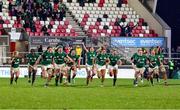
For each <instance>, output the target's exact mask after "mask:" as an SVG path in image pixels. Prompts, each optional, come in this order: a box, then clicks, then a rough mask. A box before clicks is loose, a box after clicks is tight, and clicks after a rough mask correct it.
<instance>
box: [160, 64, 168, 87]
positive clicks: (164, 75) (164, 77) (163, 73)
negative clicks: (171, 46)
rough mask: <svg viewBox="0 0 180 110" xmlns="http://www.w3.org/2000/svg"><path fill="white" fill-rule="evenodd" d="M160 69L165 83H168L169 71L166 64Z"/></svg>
mask: <svg viewBox="0 0 180 110" xmlns="http://www.w3.org/2000/svg"><path fill="white" fill-rule="evenodd" d="M159 71H160V73H162V75H163V79H164V84H165V85H167V72H166V68H165V67H164V66H162V67H160V69H159Z"/></svg>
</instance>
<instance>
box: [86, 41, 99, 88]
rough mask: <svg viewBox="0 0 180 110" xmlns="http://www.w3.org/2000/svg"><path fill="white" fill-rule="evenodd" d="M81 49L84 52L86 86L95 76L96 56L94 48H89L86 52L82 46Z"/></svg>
mask: <svg viewBox="0 0 180 110" xmlns="http://www.w3.org/2000/svg"><path fill="white" fill-rule="evenodd" d="M83 48H84V50H85V51H86V58H87V60H86V71H87V80H86V84H87V85H89V81H90V80H91V81H92V79H93V76H94V75H95V69H96V65H95V59H96V55H97V53H96V52H95V50H94V47H90V49H89V50H88V49H87V48H86V47H85V45H84V44H83Z"/></svg>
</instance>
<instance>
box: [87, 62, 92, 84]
mask: <svg viewBox="0 0 180 110" xmlns="http://www.w3.org/2000/svg"><path fill="white" fill-rule="evenodd" d="M86 72H87V77H86V85H89V80H90V78H91V69H90V66H89V65H86Z"/></svg>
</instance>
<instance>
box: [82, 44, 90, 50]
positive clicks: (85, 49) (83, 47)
mask: <svg viewBox="0 0 180 110" xmlns="http://www.w3.org/2000/svg"><path fill="white" fill-rule="evenodd" d="M82 45H83V48H84V50H85V51H86V52H89V51H88V49H87V48H86V46H85V45H84V43H82Z"/></svg>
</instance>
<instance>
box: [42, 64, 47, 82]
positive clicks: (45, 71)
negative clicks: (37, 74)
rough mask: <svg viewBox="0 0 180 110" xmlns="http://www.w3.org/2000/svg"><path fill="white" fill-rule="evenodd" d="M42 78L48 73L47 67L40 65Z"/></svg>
mask: <svg viewBox="0 0 180 110" xmlns="http://www.w3.org/2000/svg"><path fill="white" fill-rule="evenodd" d="M41 69H42V72H41V73H42V78H43V79H47V77H48V73H47V67H46V66H42V68H41Z"/></svg>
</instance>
